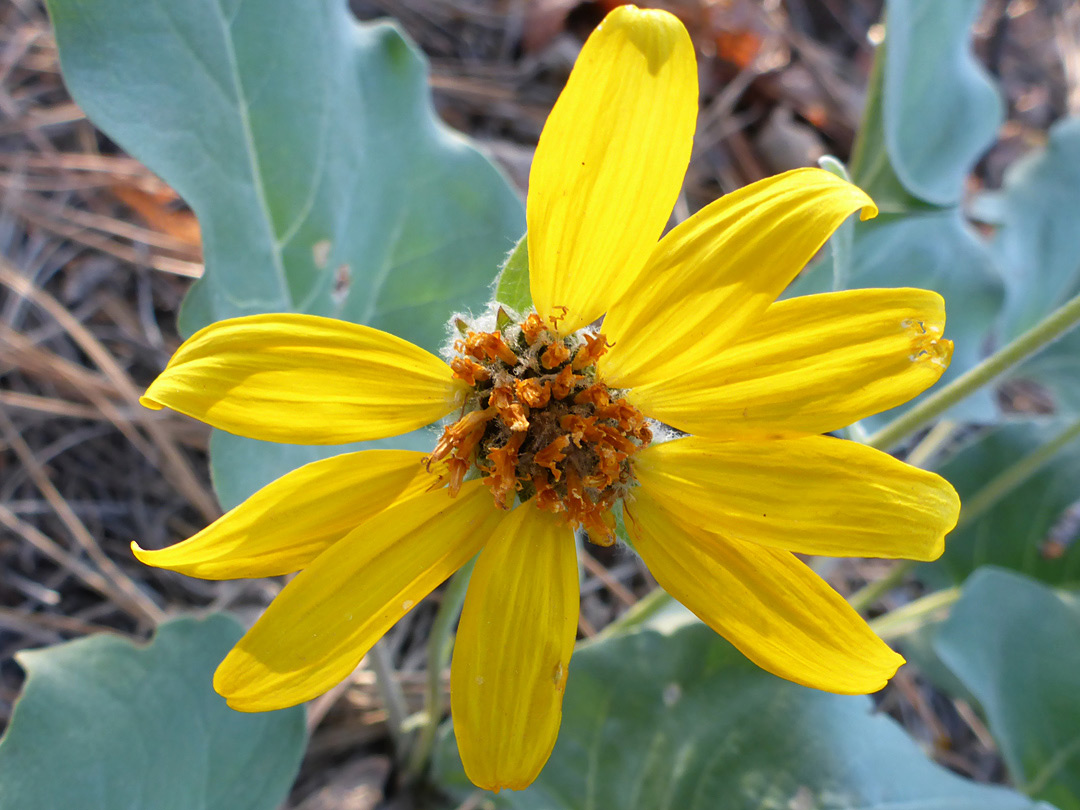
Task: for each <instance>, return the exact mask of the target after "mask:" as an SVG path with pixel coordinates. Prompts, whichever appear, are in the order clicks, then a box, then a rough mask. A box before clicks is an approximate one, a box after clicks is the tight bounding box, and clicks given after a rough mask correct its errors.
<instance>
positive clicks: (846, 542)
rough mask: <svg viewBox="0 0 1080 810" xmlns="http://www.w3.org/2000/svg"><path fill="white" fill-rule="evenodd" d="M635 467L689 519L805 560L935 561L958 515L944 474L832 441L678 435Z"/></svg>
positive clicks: (707, 528) (856, 445)
mask: <svg viewBox="0 0 1080 810" xmlns="http://www.w3.org/2000/svg"><path fill="white" fill-rule="evenodd" d="M634 471H635V473H636V475H637V478H638V481H640V482H641V486H642V488H644V489H647V490H648V491H649V493H650V494H651V495H652V496H653V497H654V498H656V499H658V500H660V501H661V502H662V503H663V504H664V505H665V506H666V507H667V508H668V509H670V510H671V511H673V512H676V513H677V514H678V515H679V517H680V519H681V520H682V521H683V522H684V523H688V524H692V525H694V526H697V527H699V528H701V529H704V530H705V531H710V532H716V533H717V534H720V535H722V536H724V537H728V538H731V539H732V540H738V541H742V542H749V543H756V544H760V545H764V546H773V547H775V548H780V549H786V550H788V551H797V552H799V553H802V554H826V555H833V556H853V557H890V558H891V557H904V558H908V559H913V560H934V559H937V558H938V557H939V556H941V552H942V551H943V550H944V548H945V534H946V532H948V531H949V530H951V529H952V528H953V527H954V526H955V525H956V518H957V515H958V514H959V512H960V499H959V498H958V497H957V495H956V490H954V489H953V488H952V485H951V484H949V482H948V481H946V480H945V479H944V478H942V477H941V476H939V475H935V474H934V473H931V472H926V471H925V470H920V469H918V468H916V467H911V466H909V465H907V464H904V463H903V462H901V461H897V460H896V459H895V458H893V457H892V456H890V455H889V454H887V453H882V452H881V451H880V450H874V449H873V448H871V447H866V446H865V445H862V444H859V443H858V442H849V441H844V440H843V439H833V438H830V437H828V436H808V437H804V438H801V439H777V440H775V441H761V442H737V441H732V442H727V441H718V440H715V439H699V438H686V439H676V440H674V441H671V442H667V443H664V444H656V445H653V446H651V447H648V448H646V449H645V450H643V451H641V452H640V453H638V454H637V455H636V456H634Z"/></svg>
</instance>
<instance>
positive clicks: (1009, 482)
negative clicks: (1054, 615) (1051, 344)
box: [848, 419, 1080, 618]
mask: <svg viewBox="0 0 1080 810" xmlns="http://www.w3.org/2000/svg"><path fill="white" fill-rule="evenodd" d="M1077 438H1080V419H1077V420H1076V421H1074V422H1072V423H1070V424H1069V425H1068V426H1067V427H1066V428H1065V429H1064V430H1062V431H1061V432H1060V433H1058V434H1057V435H1056V436H1055V437H1054V438H1052V439H1050V441H1048V442H1046V443H1045V444H1042V445H1040V446H1039V447H1038V448H1036V449H1035V450H1033V451H1032V452H1030V453H1028V454H1027V455H1026V456H1024V457H1023V458H1021V459H1020V460H1019V461H1017V462H1015V463H1013V464H1011V465H1009V466H1008V467H1006V468H1005V469H1004V470H1002V471H1001V472H999V473H998V474H997V475H995V476H994V477H993V478H991V479H990V480H989V481H987V482H986V483H985V484H983V485H982V487H980V488H979V490H978V491H977V492H976V493H975V494H974V495H972V496H971V497H970V498H967V499H965V500H964V505H963V507H962V509H961V510H960V518H959V520H957V522H956V528H955V529H953V531H959V530H961V529H963V528H964V527H965V526H967V525H968V524H969V523H971V521H973V520H975V519H976V518H979V517H982V515H983V514H985V513H986V511H987V510H988V509H990V507H992V506H993V505H994V504H995V503H997V502H998V501H1000V500H1001V499H1002V498H1003V497H1005V496H1006V495H1008V494H1009V493H1010V492H1012V491H1013V490H1014V489H1016V488H1017V487H1018V486H1020V485H1021V484H1023V483H1024V482H1025V481H1027V480H1028V479H1029V478H1031V476H1033V475H1035V473H1037V472H1039V470H1041V469H1042V468H1043V467H1045V466H1046V465H1047V464H1048V463H1050V461H1051V460H1052V459H1053V458H1054V456H1056V455H1057V454H1058V452H1059V451H1061V450H1062V449H1063V448H1064V447H1065V446H1066V445H1068V444H1069V443H1070V442H1072V441H1073V440H1075V439H1077ZM916 565H918V562H916V561H915V560H902V561H900V562H898V563H897V564H896V565H895V566H893V568H892V569H891V570H890V571H889V573H888V574H886V575H885V576H883V577H882V578H881V579H878V580H875V581H874V582H871V583H870V584H868V585H866V586H864V587H862V588H860V589H859V590H857V591H856V592H855V593H853V594H852V595H851V597H850V598H849V599H848V603H849V604H850V605H851V606H852V607H853V608H855V610H857V611H859V612H860V613H863V612H865V611H866V610H867V609H868V608H870V607H872V606H873V605H874V604H875V603H876V602H877V601H878V600H879V599H881V597H883V596H884V595H885V594H887V593H888V592H889V591H891V590H892V589H893V588H895V587H896V586H897V585H899V584H900V583H901V582H903V581H904V577H906V576H907V575H908V574H909V573H910V572H911V571H912V570H913V569H914V568H915V566H916ZM882 618H884V617H882Z"/></svg>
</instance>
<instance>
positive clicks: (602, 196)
mask: <svg viewBox="0 0 1080 810" xmlns="http://www.w3.org/2000/svg"><path fill="white" fill-rule="evenodd" d="M697 92H698V91H697V63H696V60H695V58H694V46H693V44H692V43H691V41H690V37H689V35H688V34H687V33H686V29H685V28H683V25H682V23H681V22H679V20H678V19H677V18H675V17H674V16H672V15H671V14H668V13H667V12H664V11H654V10H648V11H646V10H640V9H637V8H634V7H633V6H620V7H619V8H616V9H615V10H614V11H612V12H611V13H610V14H608V16H607V17H606V18H605V19H604V21H603V22H602V23H601V24H600V25H599V26H597V28H596V30H595V31H594V32H593V34H592V36H590V37H589V39H588V41H587V42H586V43H585V47H584V48H583V49H582V51H581V55H580V56H579V57H578V60H577V64H576V65H575V66H574V70H573V72H572V73H571V74H570V79H569V81H568V82H567V83H566V88H565V89H564V90H563V92H562V94H561V95H560V96H559V100H558V101H557V102H556V104H555V108H554V109H553V110H552V111H551V115H550V116H549V117H548V120H547V123H546V124H545V125H544V131H543V133H542V134H541V135H540V143H539V144H538V145H537V147H536V156H535V158H534V159H533V164H532V171H531V173H530V175H529V195H528V202H527V205H526V218H527V221H528V227H529V231H528V239H529V277H530V286H531V289H532V298H533V303H534V304H535V306H536V309H537V311H538V312H539V313H540V314H541V315H543V316H545V317H548V316H553V317H557V318H560V320H559V323H558V328H559V330H560V331H561V332H562V333H564V334H566V333H568V332H572V331H574V330H575V329H580V328H581V327H582V326H585V325H586V324H588V323H590V322H591V321H594V320H596V318H598V317H600V315H602V314H603V312H604V309H605V308H606V307H607V306H608V305H609V304H611V303H612V302H613V301H614V300H615V298H617V297H618V296H619V295H621V294H622V293H623V292H625V291H626V290H627V289H628V288H629V287H630V285H631V284H632V283H633V282H634V279H635V277H636V276H637V274H638V273H639V272H640V271H641V268H642V267H643V265H644V263H645V259H646V258H647V257H648V255H649V252H650V251H651V250H652V249H653V247H654V246H655V244H656V240H657V239H659V238H660V234H661V233H662V232H663V230H664V226H665V225H666V224H667V221H668V217H669V216H670V215H671V209H672V207H673V206H674V205H675V199H676V198H677V197H678V195H679V189H680V188H681V187H682V181H683V174H684V173H685V172H686V166H687V164H688V163H689V162H690V148H691V146H692V144H693V139H694V125H695V122H696V119H697ZM563 307H565V310H563V309H562V308H563Z"/></svg>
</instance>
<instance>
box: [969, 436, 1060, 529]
mask: <svg viewBox="0 0 1080 810" xmlns="http://www.w3.org/2000/svg"><path fill="white" fill-rule="evenodd" d="M1077 437H1080V419H1077V420H1076V421H1075V422H1072V423H1071V424H1070V425H1069V426H1068V427H1066V428H1065V429H1064V430H1063V431H1061V432H1060V433H1059V434H1058V435H1056V436H1055V437H1054V438H1052V439H1051V440H1050V441H1048V442H1046V443H1045V444H1043V445H1040V446H1039V447H1038V448H1036V449H1035V450H1033V451H1032V452H1030V453H1028V454H1027V455H1026V456H1024V457H1023V458H1022V459H1020V460H1019V461H1017V462H1016V463H1014V464H1012V465H1010V466H1008V467H1006V468H1005V469H1004V470H1002V471H1001V472H1000V473H998V474H997V475H995V476H994V477H993V478H991V479H990V480H989V481H987V482H986V483H985V484H984V485H983V486H982V488H981V489H979V491H978V492H976V493H975V494H974V495H973V496H971V497H970V498H968V499H967V500H966V501H965V502H964V508H963V510H962V511H961V513H960V520H959V522H958V523H957V524H956V528H958V529H959V528H961V527H963V526H966V525H967V524H968V523H970V522H971V521H973V520H974V519H975V518H977V517H980V516H981V515H982V514H983V513H984V512H986V510H987V509H989V508H990V507H991V506H993V505H994V504H995V503H997V502H998V501H999V500H1001V499H1002V498H1003V497H1004V496H1006V495H1008V494H1009V493H1010V492H1012V491H1013V490H1014V489H1016V488H1017V487H1018V486H1020V485H1021V484H1023V483H1024V482H1025V481H1027V480H1028V479H1029V478H1031V476H1033V475H1035V473H1037V472H1038V471H1039V470H1041V469H1042V468H1043V467H1045V466H1046V465H1047V464H1048V463H1049V462H1050V461H1051V460H1052V459H1053V458H1054V456H1056V455H1057V454H1058V452H1059V451H1060V450H1062V449H1063V448H1064V447H1065V446H1066V445H1067V444H1069V443H1070V442H1071V441H1073V440H1074V439H1076V438H1077Z"/></svg>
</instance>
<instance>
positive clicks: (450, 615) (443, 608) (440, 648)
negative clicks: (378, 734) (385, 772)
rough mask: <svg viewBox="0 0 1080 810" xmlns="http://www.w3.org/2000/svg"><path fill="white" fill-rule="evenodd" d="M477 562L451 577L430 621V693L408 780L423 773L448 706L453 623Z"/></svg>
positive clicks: (407, 770)
mask: <svg viewBox="0 0 1080 810" xmlns="http://www.w3.org/2000/svg"><path fill="white" fill-rule="evenodd" d="M475 564H476V558H475V557H474V558H473V559H472V560H470V561H469V562H468V563H466V564H465V565H464V566H463V567H462V568H460V569H459V570H458V572H457V573H456V574H454V575H453V576H452V577H450V581H449V583H448V584H447V586H446V590H445V591H444V592H443V597H442V603H441V604H440V605H439V609H438V611H437V612H436V613H435V621H434V622H432V624H431V635H430V636H428V670H427V694H426V695H425V697H424V717H423V725H422V726H421V727H420V732H419V734H418V735H417V737H416V741H415V743H414V744H413V748H412V751H411V752H410V753H409V761H408V763H407V765H406V766H405V781H406V783H409V784H413V783H415V782H417V781H418V780H419V779H420V777H422V776H423V775H424V772H425V771H426V770H427V765H428V760H429V759H430V758H431V751H432V749H433V748H434V747H435V735H436V733H437V732H438V730H439V721H441V720H442V715H443V710H444V709H445V706H444V705H443V683H442V674H443V670H445V669H446V665H447V663H449V661H450V653H451V652H452V651H453V649H454V623H455V622H456V621H457V619H458V616H460V615H461V609H462V607H464V605H465V592H466V591H467V590H468V587H469V578H470V577H471V576H472V570H473V566H474V565H475Z"/></svg>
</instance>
